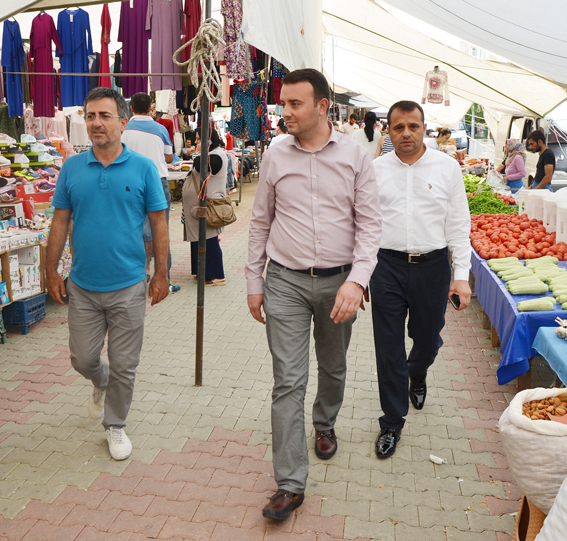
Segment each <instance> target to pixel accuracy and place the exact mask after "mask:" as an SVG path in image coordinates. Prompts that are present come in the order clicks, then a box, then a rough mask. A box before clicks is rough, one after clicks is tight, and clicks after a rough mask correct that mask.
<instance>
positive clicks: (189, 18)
mask: <svg viewBox="0 0 567 541" xmlns="http://www.w3.org/2000/svg"><path fill="white" fill-rule="evenodd" d="M183 14H184V17H183V19H184V21H183V43H184V44H185V43H187V42H188V41H191V40H192V39H193V38H194V37H195V34H196V33H197V31H198V30H199V27H200V26H201V0H185V10H184V12H183ZM191 47H192V45H191V46H189V47H185V49H183V62H187V60H189V58H191Z"/></svg>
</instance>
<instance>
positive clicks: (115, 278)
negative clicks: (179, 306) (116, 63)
mask: <svg viewBox="0 0 567 541" xmlns="http://www.w3.org/2000/svg"><path fill="white" fill-rule="evenodd" d="M84 110H85V119H86V123H87V131H88V134H89V137H90V139H91V141H92V144H93V146H92V148H91V149H90V150H89V151H88V152H84V153H82V154H78V155H77V156H72V157H71V158H68V159H67V160H66V161H65V164H64V165H63V167H62V168H61V173H60V175H59V179H58V181H57V187H56V189H55V195H54V197H53V206H54V207H55V214H54V216H53V222H52V225H51V231H50V235H49V244H48V249H47V254H48V255H47V265H46V268H47V289H48V292H49V295H50V296H51V298H52V299H53V300H54V301H56V302H58V303H59V304H64V302H63V299H62V297H66V296H67V294H68V295H69V315H68V319H69V349H70V351H71V363H72V365H73V368H75V370H77V372H79V373H80V374H81V375H83V376H84V377H85V378H87V379H89V380H91V381H92V382H93V386H94V389H93V392H92V395H91V397H90V400H89V415H90V416H91V417H92V418H94V419H98V418H100V417H101V416H102V413H103V411H104V419H103V426H104V428H105V429H106V437H107V440H108V446H109V451H110V455H111V456H112V458H114V459H115V460H124V459H126V458H128V457H129V456H130V454H131V452H132V444H131V442H130V440H129V438H128V436H127V435H126V433H125V432H124V427H125V426H126V417H127V415H128V411H129V410H130V405H131V403H132V394H133V391H134V379H135V375H136V368H137V366H138V363H139V361H140V352H141V349H142V341H143V335H144V319H145V311H146V288H148V294H149V296H150V298H151V299H152V305H154V304H157V303H158V302H160V301H162V300H163V299H164V298H165V297H166V296H167V294H168V292H169V283H168V279H167V250H168V231H167V224H166V220H165V209H166V208H167V202H166V200H165V197H164V194H163V189H162V186H161V182H160V178H159V175H158V172H157V169H156V167H155V165H154V164H153V162H152V161H151V160H149V159H148V158H146V157H144V156H141V155H139V154H137V153H135V152H131V151H130V150H129V149H128V148H127V147H126V146H125V145H123V144H122V142H121V140H120V137H121V134H122V132H123V131H124V129H125V128H126V123H127V121H128V106H127V104H126V101H125V100H124V98H123V97H122V96H121V95H120V94H119V93H118V92H116V91H114V90H111V89H108V88H95V89H94V90H92V91H91V92H89V94H88V95H87V97H86V98H85V103H84ZM146 215H147V216H149V219H150V222H151V224H152V229H153V232H154V242H155V246H156V248H155V250H156V265H155V274H154V276H153V278H152V279H151V281H150V283H149V286H148V285H147V283H146V255H145V250H144V243H143V240H142V228H143V223H144V219H145V218H146ZM71 219H72V220H73V231H72V242H73V267H72V269H71V274H70V276H69V280H68V282H67V288H65V284H64V283H63V280H62V279H61V277H60V276H59V274H58V273H57V266H58V263H59V258H60V257H61V252H62V251H63V247H64V245H65V241H66V239H67V234H68V231H69V224H70V221H71ZM107 332H108V361H109V362H108V364H107V363H105V362H103V360H102V358H101V352H102V348H103V346H104V338H105V336H106V333H107Z"/></svg>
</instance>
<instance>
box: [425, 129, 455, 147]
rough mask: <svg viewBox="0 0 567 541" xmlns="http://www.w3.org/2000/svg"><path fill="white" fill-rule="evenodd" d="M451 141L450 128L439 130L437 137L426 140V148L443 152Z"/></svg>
mask: <svg viewBox="0 0 567 541" xmlns="http://www.w3.org/2000/svg"><path fill="white" fill-rule="evenodd" d="M449 139H451V130H450V129H449V128H438V129H437V136H436V137H428V138H426V139H425V146H426V147H427V148H430V149H431V150H441V145H444V144H445V143H447V142H448V141H449Z"/></svg>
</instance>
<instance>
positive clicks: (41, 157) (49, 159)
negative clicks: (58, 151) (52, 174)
mask: <svg viewBox="0 0 567 541" xmlns="http://www.w3.org/2000/svg"><path fill="white" fill-rule="evenodd" d="M36 161H37V162H38V163H39V162H41V163H49V162H52V161H53V156H52V155H51V154H48V153H47V152H44V153H42V154H40V155H39V156H38V157H37V160H36Z"/></svg>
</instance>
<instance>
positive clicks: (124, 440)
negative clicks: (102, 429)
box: [106, 426, 132, 460]
mask: <svg viewBox="0 0 567 541" xmlns="http://www.w3.org/2000/svg"><path fill="white" fill-rule="evenodd" d="M106 440H107V441H108V450H109V451H110V456H111V457H112V458H113V459H114V460H126V459H127V458H128V457H129V456H130V455H131V454H132V442H131V441H130V438H128V436H127V435H126V432H124V429H123V428H117V427H115V426H111V427H110V428H108V429H107V431H106Z"/></svg>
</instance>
